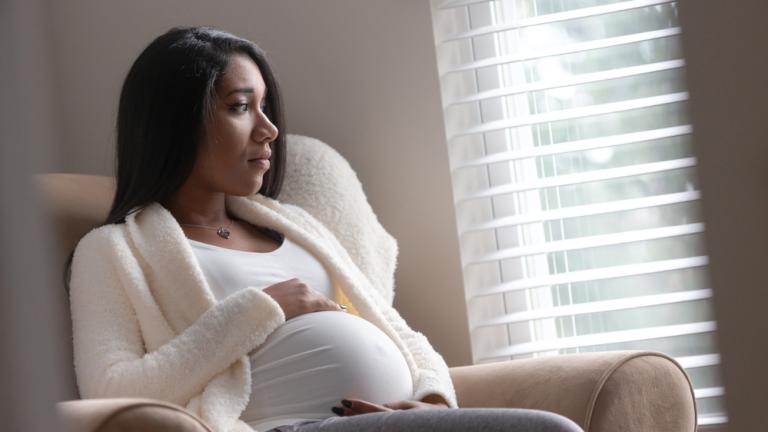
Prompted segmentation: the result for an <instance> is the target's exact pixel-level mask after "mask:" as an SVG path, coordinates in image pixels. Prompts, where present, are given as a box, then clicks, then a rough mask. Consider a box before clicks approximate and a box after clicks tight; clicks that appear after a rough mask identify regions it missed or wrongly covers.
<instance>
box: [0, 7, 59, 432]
mask: <svg viewBox="0 0 768 432" xmlns="http://www.w3.org/2000/svg"><path fill="white" fill-rule="evenodd" d="M46 24H47V15H46V10H45V7H44V4H43V2H42V1H40V0H5V1H0V48H1V50H2V51H1V52H2V53H3V59H2V61H0V95H2V98H0V203H2V204H0V239H2V241H0V430H3V431H56V430H60V427H59V426H58V424H57V421H56V418H55V416H54V410H53V407H54V403H55V402H56V401H59V400H61V399H62V398H64V396H65V394H66V384H67V383H65V380H64V377H66V376H67V372H66V371H65V370H64V368H65V365H66V364H67V362H65V361H63V359H62V358H61V357H62V353H63V352H66V346H67V345H69V344H71V341H69V340H67V339H66V338H64V337H62V335H61V334H59V333H57V332H56V331H55V330H56V329H57V327H58V325H59V323H61V322H62V321H63V320H64V314H63V312H64V311H65V307H66V306H65V305H66V297H65V295H64V290H63V289H55V290H54V289H50V288H51V287H54V286H57V285H56V282H57V281H56V280H55V279H54V278H55V277H57V276H58V273H57V272H54V271H53V270H52V269H53V267H54V264H53V261H54V260H53V257H51V256H49V255H48V254H47V252H48V251H50V250H53V247H54V244H53V243H54V241H53V236H52V233H53V232H52V229H51V226H50V223H49V221H48V220H46V219H45V217H44V215H43V214H42V212H41V209H42V207H41V203H40V202H39V201H38V200H37V196H36V195H35V184H34V183H33V177H32V174H33V173H35V172H40V171H44V170H47V169H49V168H51V167H53V166H55V165H56V163H57V161H56V155H55V154H53V152H52V150H53V149H55V148H56V146H55V145H54V143H56V141H57V134H56V124H57V121H56V112H55V111H56V110H55V109H54V108H53V107H52V103H53V102H54V101H53V99H52V98H51V94H52V79H51V78H52V74H51V73H50V70H51V67H50V66H51V62H50V61H49V57H50V52H51V50H50V46H49V39H50V35H49V34H48V33H47V31H46V30H47V29H48V28H49V26H48V25H46Z"/></svg>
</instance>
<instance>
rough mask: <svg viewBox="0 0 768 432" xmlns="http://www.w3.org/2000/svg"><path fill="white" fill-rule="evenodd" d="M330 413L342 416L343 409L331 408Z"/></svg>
mask: <svg viewBox="0 0 768 432" xmlns="http://www.w3.org/2000/svg"><path fill="white" fill-rule="evenodd" d="M331 411H333V413H334V414H337V415H342V414H344V408H339V407H333V408H331Z"/></svg>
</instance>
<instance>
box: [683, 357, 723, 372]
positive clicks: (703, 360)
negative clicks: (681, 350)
mask: <svg viewBox="0 0 768 432" xmlns="http://www.w3.org/2000/svg"><path fill="white" fill-rule="evenodd" d="M675 361H677V362H678V363H680V366H682V367H683V368H684V369H695V368H699V367H707V366H715V365H719V364H720V355H719V354H703V355H696V356H687V357H677V358H675Z"/></svg>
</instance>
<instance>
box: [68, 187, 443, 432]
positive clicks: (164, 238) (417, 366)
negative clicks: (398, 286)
mask: <svg viewBox="0 0 768 432" xmlns="http://www.w3.org/2000/svg"><path fill="white" fill-rule="evenodd" d="M226 207H227V209H229V211H230V212H231V213H232V214H233V215H234V216H236V217H237V218H240V219H243V220H245V221H248V222H250V223H253V224H257V225H261V226H266V227H269V228H272V229H275V230H277V231H279V232H281V233H283V234H284V235H285V236H286V237H288V238H289V239H291V240H292V241H294V242H295V243H297V244H299V245H301V246H303V247H304V248H305V249H307V250H308V251H309V252H310V253H311V254H313V255H314V256H315V257H316V258H317V259H318V260H320V262H321V263H322V264H323V265H324V266H325V268H326V269H327V270H328V272H329V274H330V276H331V279H332V281H333V284H334V288H335V289H336V292H337V294H338V295H339V297H340V298H341V299H342V302H343V303H346V304H348V305H349V306H350V310H351V311H352V313H356V314H358V315H359V316H361V317H362V318H364V319H366V320H368V321H370V322H371V323H373V324H374V325H376V326H377V327H378V328H380V329H381V330H382V331H383V332H384V333H385V334H387V335H388V336H389V337H390V338H391V339H392V340H393V341H394V342H395V344H396V345H397V346H398V347H399V348H400V350H401V351H402V353H403V355H404V357H405V359H406V362H407V364H408V366H409V369H410V372H411V375H412V377H413V382H414V395H413V399H416V400H418V399H421V398H423V397H424V396H426V395H428V394H433V393H434V394H438V395H440V396H442V397H443V398H444V399H445V400H446V401H447V402H448V404H449V406H450V407H452V408H456V407H457V404H456V395H455V391H454V387H453V384H452V382H451V379H450V376H449V373H448V367H447V365H446V363H445V361H444V359H443V358H442V357H441V356H440V354H438V353H437V352H436V351H435V350H434V349H433V348H432V346H431V345H430V343H429V342H428V340H427V339H426V337H425V336H424V335H423V334H421V333H419V332H417V331H414V330H412V329H411V328H410V327H409V326H408V324H407V323H406V322H405V321H404V320H403V318H402V317H401V316H400V315H399V313H398V312H397V311H396V310H395V309H394V308H393V307H392V306H391V304H390V302H389V301H388V300H387V299H385V298H384V296H383V295H382V294H381V293H380V292H379V290H377V289H375V288H374V286H373V284H372V283H371V281H370V280H369V279H368V278H367V277H366V276H365V275H364V274H363V273H362V272H361V270H360V268H359V267H358V266H357V265H355V263H354V262H353V260H352V258H351V257H350V256H349V254H348V253H347V251H346V249H344V247H342V246H341V244H340V243H339V241H338V240H337V239H336V237H335V236H334V235H333V234H332V233H331V231H329V230H328V229H327V228H326V227H325V225H323V224H322V223H321V222H319V221H318V220H317V219H315V218H314V217H313V216H311V215H310V214H309V213H308V212H307V211H305V210H303V209H302V208H301V207H298V206H296V205H291V204H285V203H280V202H278V201H277V200H274V199H271V198H268V197H265V196H263V195H260V194H255V195H252V196H248V197H240V196H227V197H226ZM70 307H71V315H72V323H73V329H72V330H73V344H74V364H75V373H76V377H77V384H78V388H79V390H80V394H81V396H82V397H83V398H104V397H127V396H128V397H129V396H137V397H149V398H155V399H160V400H165V401H169V402H173V403H176V404H179V405H181V406H185V407H186V408H187V409H188V410H190V411H191V412H193V413H195V414H196V415H198V416H199V417H200V418H202V419H203V420H204V421H205V422H206V423H207V424H208V425H209V426H211V428H212V429H213V430H214V431H216V432H230V431H242V432H245V431H248V432H251V431H252V429H251V428H250V427H249V426H248V425H247V424H246V423H245V422H243V421H242V420H240V419H239V416H240V414H241V413H242V412H243V410H244V409H245V407H246V405H247V403H248V400H249V396H250V392H251V371H250V363H249V358H248V355H247V354H248V352H250V351H251V350H253V349H254V348H256V347H258V346H259V345H260V344H261V343H262V342H263V341H264V340H265V338H266V337H267V336H268V335H269V334H270V333H271V332H272V331H274V330H275V329H276V328H277V327H278V326H280V325H281V324H283V323H284V322H285V315H284V314H283V311H282V308H281V307H280V305H279V304H278V303H277V302H276V301H275V300H274V299H273V298H272V297H271V296H269V295H268V294H265V293H263V292H262V291H261V290H260V289H258V288H255V287H247V288H245V289H243V290H240V291H238V292H236V293H235V294H232V295H230V296H229V297H227V298H225V299H223V300H221V301H219V302H217V301H216V299H215V297H214V296H213V294H212V292H211V290H210V288H209V286H208V284H207V282H206V279H205V277H204V275H203V273H202V269H201V267H200V266H199V264H198V262H197V260H196V257H195V255H194V252H193V250H192V248H191V245H190V244H189V243H188V242H187V238H186V236H185V234H184V232H183V231H182V230H181V227H180V226H179V225H178V223H177V222H176V219H175V218H174V217H173V216H172V215H171V213H170V212H169V211H168V210H167V209H165V208H164V207H163V206H162V205H160V204H159V203H153V204H151V205H149V206H147V207H145V208H144V209H142V210H140V211H137V212H134V213H131V214H130V215H128V216H127V217H126V222H125V223H124V224H110V225H105V226H101V227H98V228H95V229H93V230H91V231H90V232H88V233H87V234H86V235H85V236H84V237H83V238H82V239H81V240H80V242H79V243H78V245H77V248H76V249H75V254H74V257H73V262H72V279H71V283H70ZM371 373H376V371H373V370H372V371H371ZM329 409H330V407H329Z"/></svg>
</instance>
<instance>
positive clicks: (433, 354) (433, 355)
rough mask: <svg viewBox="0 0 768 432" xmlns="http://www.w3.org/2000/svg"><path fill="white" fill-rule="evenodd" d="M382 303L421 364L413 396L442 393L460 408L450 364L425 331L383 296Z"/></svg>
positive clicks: (389, 320)
mask: <svg viewBox="0 0 768 432" xmlns="http://www.w3.org/2000/svg"><path fill="white" fill-rule="evenodd" d="M378 304H379V306H380V307H381V308H382V309H383V310H382V312H383V313H384V316H385V317H386V319H387V321H388V322H389V324H390V325H391V326H392V328H394V329H395V331H396V332H397V334H398V335H400V338H401V339H402V340H403V342H405V345H406V346H407V347H408V350H409V351H410V352H411V354H412V355H413V359H414V361H415V362H416V365H417V366H418V379H417V381H416V383H414V386H413V399H414V400H421V399H423V398H424V397H425V396H427V395H430V394H437V395H439V396H441V397H442V398H443V399H444V400H445V401H446V402H447V403H448V406H449V407H450V408H458V402H457V400H456V390H455V389H454V387H453V381H452V380H451V375H450V373H449V369H448V365H447V364H446V362H445V359H443V356H441V355H440V354H439V353H438V352H437V351H435V349H434V348H433V347H432V344H430V342H429V340H428V339H427V337H426V336H424V334H423V333H421V332H418V331H416V330H413V329H412V328H411V327H410V326H409V325H408V323H406V321H405V319H404V318H403V317H402V316H400V313H399V312H397V310H396V309H395V308H394V307H392V306H390V305H389V303H387V302H386V301H385V300H384V299H383V298H379V301H378Z"/></svg>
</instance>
